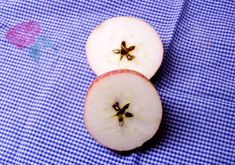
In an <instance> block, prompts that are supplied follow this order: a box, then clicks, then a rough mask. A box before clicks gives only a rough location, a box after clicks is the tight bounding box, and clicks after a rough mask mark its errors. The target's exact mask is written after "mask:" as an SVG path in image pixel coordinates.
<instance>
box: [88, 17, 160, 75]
mask: <svg viewBox="0 0 235 165" xmlns="http://www.w3.org/2000/svg"><path fill="white" fill-rule="evenodd" d="M86 56H87V60H88V63H89V65H90V66H91V68H92V70H93V71H94V72H95V74H97V75H101V74H104V73H106V72H109V71H112V70H116V69H130V70H134V71H137V72H140V73H141V74H143V75H145V76H146V77H147V78H148V79H150V78H151V77H152V76H153V75H154V74H155V73H156V71H157V70H158V68H159V67H160V65H161V63H162V59H163V45H162V42H161V39H160V37H159V35H158V33H157V32H156V30H155V29H154V28H153V27H152V26H150V25H149V24H148V23H146V22H144V21H143V20H140V19H137V18H134V17H114V18H111V19H108V20H106V21H104V22H103V23H101V24H100V25H99V26H97V27H96V28H95V29H94V30H93V31H92V32H91V34H90V36H89V37H88V39H87V43H86Z"/></svg>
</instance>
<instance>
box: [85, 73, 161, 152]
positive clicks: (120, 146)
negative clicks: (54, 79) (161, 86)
mask: <svg viewBox="0 0 235 165" xmlns="http://www.w3.org/2000/svg"><path fill="white" fill-rule="evenodd" d="M161 118H162V105H161V100H160V97H159V95H158V93H157V91H156V89H155V88H154V86H153V85H152V84H151V82H150V81H149V80H148V79H147V78H146V77H145V76H144V75H142V74H140V73H138V72H136V71H133V70H125V69H124V70H115V71H111V72H108V73H105V74H103V75H101V76H99V77H98V78H97V79H96V80H95V81H94V82H93V83H92V85H91V86H90V88H89V90H88V92H87V95H86V99H85V111H84V122H85V127H86V128H87V130H88V132H89V133H90V134H91V136H92V137H93V138H94V139H95V140H97V141H98V142H99V143H100V144H102V145H104V146H106V147H108V148H110V149H113V150H117V151H128V150H132V149H135V148H137V147H140V146H141V145H143V143H144V142H146V141H147V140H149V139H151V138H152V137H153V136H154V134H155V133H156V132H157V130H158V128H159V125H160V122H161Z"/></svg>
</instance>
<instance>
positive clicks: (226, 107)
mask: <svg viewBox="0 0 235 165" xmlns="http://www.w3.org/2000/svg"><path fill="white" fill-rule="evenodd" d="M234 6H235V1H234V0H226V1H225V0H217V1H213V0H205V1H202V0H201V1H199V0H191V1H190V0H185V1H183V0H171V1H167V0H164V1H163V0H157V1H154V0H143V1H137V0H119V1H117V0H113V1H108V0H101V1H95V0H80V1H72V0H67V1H62V0H61V1H59V0H39V1H32V0H30V1H29V0H27V1H23V0H0V11H1V12H0V23H1V24H0V52H1V53H0V164H143V165H145V164H146V165H149V164H235V30H234V29H235V10H234V9H235V8H234ZM120 15H125V16H135V17H138V18H141V19H143V20H145V21H147V22H148V23H150V24H151V25H152V26H153V27H154V28H155V29H156V30H157V31H158V32H159V34H160V36H161V39H162V41H163V43H164V50H165V54H164V60H163V64H162V65H161V68H160V70H159V71H158V72H157V74H156V75H155V76H154V77H153V78H152V82H153V84H154V85H155V87H156V89H157V90H158V91H159V93H160V96H161V99H162V102H163V107H164V116H163V121H162V124H161V127H160V130H159V132H158V134H157V135H156V137H155V138H154V139H153V140H152V141H150V142H149V143H147V144H146V145H145V146H144V147H143V148H141V149H139V150H136V151H134V152H131V153H127V154H121V153H117V152H114V151H112V150H109V149H107V148H105V147H103V146H101V145H99V144H98V143H97V142H96V141H94V139H92V138H91V136H90V135H89V134H88V133H87V131H86V129H85V127H84V123H83V106H84V97H85V94H86V91H87V88H88V87H89V85H90V84H91V82H92V81H93V80H94V79H95V75H94V73H92V71H91V69H90V67H89V66H88V64H87V61H86V58H85V43H86V39H87V37H88V36H89V33H90V32H91V31H92V29H94V27H95V26H96V25H97V24H99V23H101V22H102V21H104V20H105V19H107V18H110V17H113V16H120ZM27 20H35V21H37V22H38V23H39V24H40V26H41V29H42V33H43V35H45V36H48V37H50V38H51V40H52V41H53V44H54V46H55V48H56V49H44V50H43V51H42V55H41V57H40V60H39V61H38V62H35V61H34V60H33V59H32V58H31V57H30V56H28V55H27V51H26V50H20V49H17V48H16V47H14V46H13V45H11V44H10V43H8V42H6V41H5V38H4V34H5V32H6V30H7V29H6V28H5V27H4V26H3V25H2V24H3V22H4V24H5V25H7V26H8V27H10V26H12V25H16V24H18V23H20V22H23V21H27Z"/></svg>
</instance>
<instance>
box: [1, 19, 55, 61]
mask: <svg viewBox="0 0 235 165" xmlns="http://www.w3.org/2000/svg"><path fill="white" fill-rule="evenodd" d="M0 25H1V22H0ZM1 27H6V25H4V24H2V25H1V26H0V28H1ZM40 34H41V27H40V25H39V23H38V22H36V21H34V20H29V21H26V22H21V23H19V24H17V25H15V26H12V27H10V28H9V29H8V31H7V32H6V33H5V39H6V40H7V41H8V42H9V43H10V44H12V45H14V46H15V47H16V48H18V49H27V51H28V54H29V56H30V57H32V58H33V59H35V60H36V61H38V60H39V58H40V56H41V50H42V49H44V48H53V44H52V42H51V40H50V39H49V38H48V37H46V36H42V35H40ZM53 49H54V48H53Z"/></svg>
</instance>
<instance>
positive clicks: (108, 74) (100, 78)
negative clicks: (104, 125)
mask: <svg viewBox="0 0 235 165" xmlns="http://www.w3.org/2000/svg"><path fill="white" fill-rule="evenodd" d="M126 73H130V74H134V75H136V76H139V77H141V78H142V79H144V80H145V81H146V82H147V83H149V85H151V86H153V85H152V83H151V82H150V81H149V79H148V78H147V77H145V76H144V75H143V74H141V73H139V72H136V71H134V70H128V69H119V70H113V71H110V72H107V73H104V74H102V75H100V76H98V77H97V78H96V79H95V80H94V81H93V82H92V84H91V85H90V87H89V88H88V90H87V94H86V96H85V104H84V109H85V110H84V116H83V117H84V125H85V128H86V129H87V130H88V132H89V133H90V134H91V136H92V137H93V134H92V133H91V132H90V131H89V129H88V128H87V126H86V117H85V116H86V106H87V104H86V102H87V98H88V96H89V93H90V91H91V90H92V88H93V86H94V85H95V84H96V83H98V82H99V81H101V80H103V79H104V78H106V77H109V76H112V75H116V74H126ZM153 88H154V86H153ZM156 94H158V92H157V91H156ZM161 109H162V107H161ZM161 118H162V110H161ZM160 123H161V120H160ZM156 124H157V125H158V129H159V126H160V124H159V123H156ZM158 129H157V130H156V132H157V131H158ZM156 132H155V133H154V134H153V136H154V135H155V134H156ZM153 136H152V137H153ZM152 137H151V138H152ZM93 138H94V137H93ZM151 138H149V139H148V140H150V139H151ZM94 139H95V138H94ZM95 140H96V139H95ZM148 140H147V141H148ZM96 141H97V140H96ZM147 141H145V142H147ZM97 142H98V143H99V144H101V145H103V146H105V147H107V148H109V149H112V150H115V151H118V152H129V151H130V152H131V151H133V150H135V149H137V148H139V147H141V146H142V145H143V144H144V143H145V142H143V143H142V144H139V145H138V146H136V147H135V148H131V149H117V148H115V149H114V148H110V146H106V145H105V144H103V143H101V142H100V141H97Z"/></svg>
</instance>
